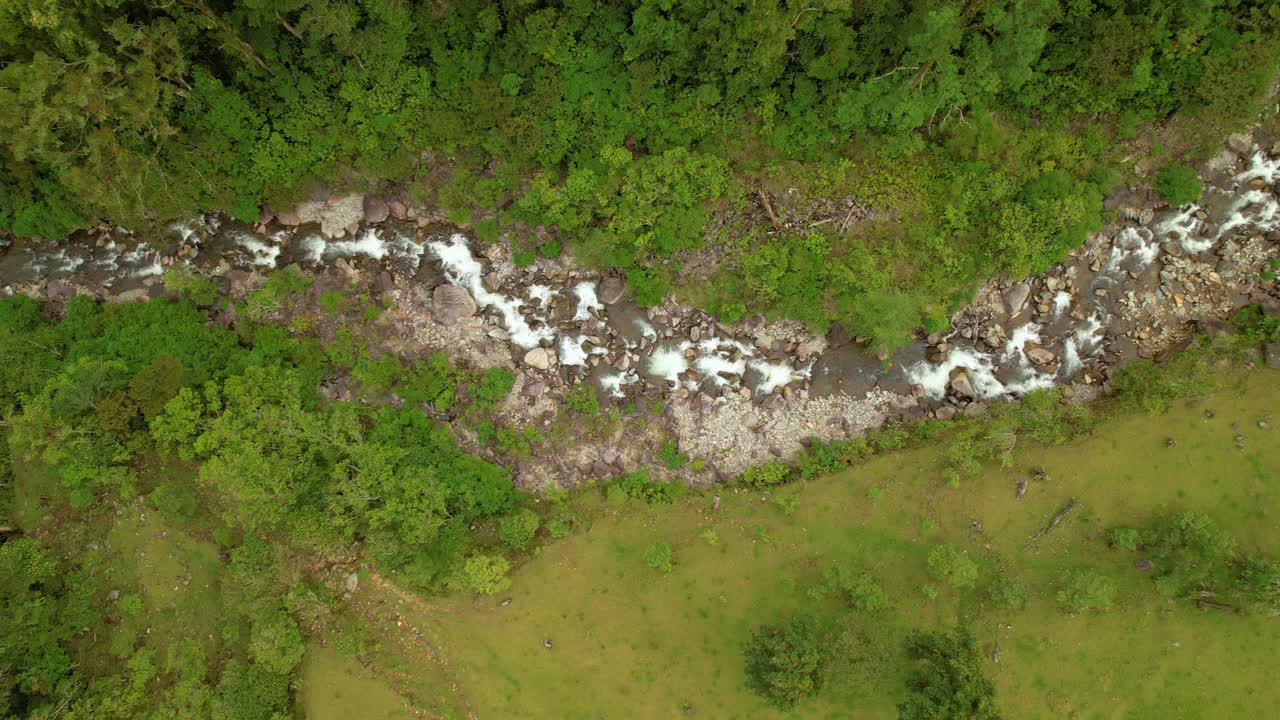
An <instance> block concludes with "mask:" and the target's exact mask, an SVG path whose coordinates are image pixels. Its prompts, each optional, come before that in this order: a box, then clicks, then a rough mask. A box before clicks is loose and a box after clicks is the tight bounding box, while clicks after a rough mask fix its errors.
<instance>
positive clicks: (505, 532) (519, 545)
mask: <svg viewBox="0 0 1280 720" xmlns="http://www.w3.org/2000/svg"><path fill="white" fill-rule="evenodd" d="M541 525H542V518H540V517H538V513H536V512H534V511H533V510H530V509H529V508H520V509H519V510H516V511H515V512H514V513H511V514H510V515H507V516H506V517H504V518H501V519H499V520H498V537H500V538H502V542H503V543H505V544H506V546H507V547H509V548H511V549H513V550H524V549H525V548H527V547H529V544H530V543H532V542H533V535H534V533H536V532H537V531H538V528H539V527H540V526H541Z"/></svg>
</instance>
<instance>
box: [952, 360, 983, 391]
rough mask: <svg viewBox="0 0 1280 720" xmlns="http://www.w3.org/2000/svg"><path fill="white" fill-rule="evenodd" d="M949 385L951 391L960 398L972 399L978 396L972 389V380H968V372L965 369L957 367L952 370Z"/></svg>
mask: <svg viewBox="0 0 1280 720" xmlns="http://www.w3.org/2000/svg"><path fill="white" fill-rule="evenodd" d="M949 384H950V386H951V391H952V392H954V393H955V394H956V395H959V396H960V397H964V398H974V397H977V396H978V393H977V392H975V391H974V389H973V380H971V379H970V378H969V371H968V370H966V369H965V368H962V367H958V368H955V369H954V370H952V371H951V376H950V383H949Z"/></svg>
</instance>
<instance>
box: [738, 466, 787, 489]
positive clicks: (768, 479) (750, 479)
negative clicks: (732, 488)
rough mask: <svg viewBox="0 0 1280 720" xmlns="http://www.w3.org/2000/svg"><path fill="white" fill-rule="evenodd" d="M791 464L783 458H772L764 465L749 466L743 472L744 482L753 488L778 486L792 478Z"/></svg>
mask: <svg viewBox="0 0 1280 720" xmlns="http://www.w3.org/2000/svg"><path fill="white" fill-rule="evenodd" d="M791 472H792V469H791V466H790V465H788V464H786V463H784V462H782V461H781V460H770V461H769V462H767V463H765V464H763V465H757V466H755V467H751V468H747V471H746V472H744V473H742V484H743V485H746V486H747V487H749V488H751V489H753V490H763V489H765V488H770V487H776V486H778V485H781V484H783V483H785V482H787V481H788V480H790V479H791Z"/></svg>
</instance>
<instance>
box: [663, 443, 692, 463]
mask: <svg viewBox="0 0 1280 720" xmlns="http://www.w3.org/2000/svg"><path fill="white" fill-rule="evenodd" d="M658 460H660V461H661V462H662V464H663V465H666V466H667V469H668V470H679V469H680V468H682V467H684V466H685V463H687V462H689V456H688V455H685V454H684V453H682V452H680V446H679V445H678V444H677V443H676V442H675V441H674V440H669V441H667V442H665V443H663V444H662V449H660V450H658Z"/></svg>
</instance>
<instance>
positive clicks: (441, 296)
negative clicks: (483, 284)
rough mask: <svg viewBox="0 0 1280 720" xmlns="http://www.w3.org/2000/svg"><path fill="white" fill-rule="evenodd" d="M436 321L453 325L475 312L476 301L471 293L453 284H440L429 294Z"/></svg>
mask: <svg viewBox="0 0 1280 720" xmlns="http://www.w3.org/2000/svg"><path fill="white" fill-rule="evenodd" d="M431 302H432V308H433V312H434V317H435V319H436V322H438V323H440V324H441V325H453V324H455V323H457V322H458V321H459V320H462V319H463V318H469V317H471V316H472V315H475V314H476V301H475V300H473V299H472V298H471V293H469V292H467V291H466V290H464V289H462V288H460V287H456V286H454V285H441V286H439V287H437V288H436V289H435V292H433V293H432V294H431Z"/></svg>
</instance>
